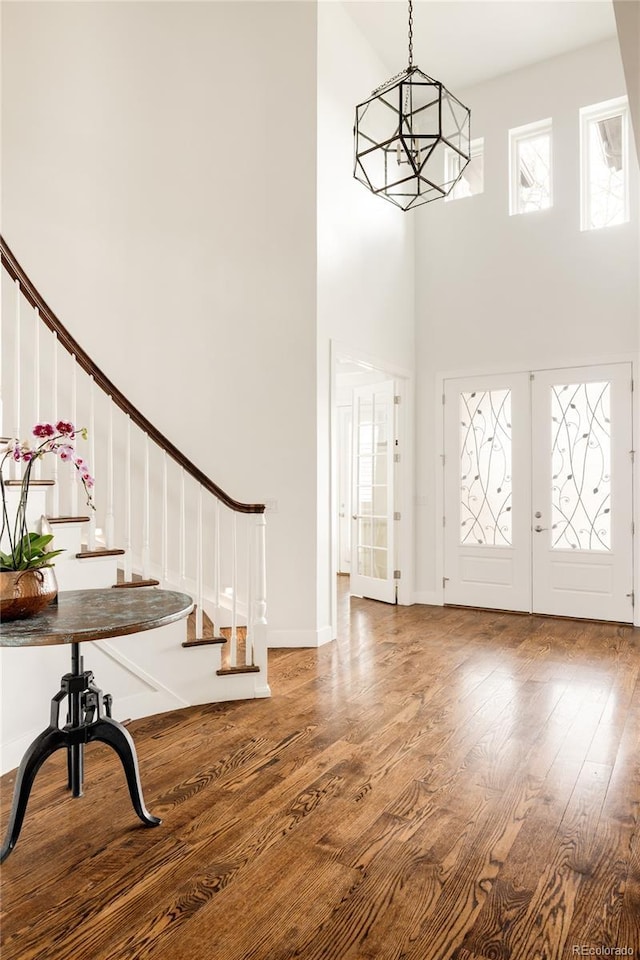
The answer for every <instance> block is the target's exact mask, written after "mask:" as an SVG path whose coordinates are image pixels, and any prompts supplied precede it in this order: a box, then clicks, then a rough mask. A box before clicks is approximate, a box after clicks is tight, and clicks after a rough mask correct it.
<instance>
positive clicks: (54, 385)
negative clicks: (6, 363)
mask: <svg viewBox="0 0 640 960" xmlns="http://www.w3.org/2000/svg"><path fill="white" fill-rule="evenodd" d="M59 348H60V344H59V343H58V334H57V333H55V332H54V334H53V353H52V356H51V409H52V410H53V420H54V423H57V422H58V350H59ZM52 460H53V478H52V479H53V508H52V515H53V516H54V517H59V516H60V490H59V488H58V458H57V457H53V458H52Z"/></svg>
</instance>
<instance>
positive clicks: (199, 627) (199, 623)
mask: <svg viewBox="0 0 640 960" xmlns="http://www.w3.org/2000/svg"><path fill="white" fill-rule="evenodd" d="M196 563H197V565H198V570H197V584H198V588H197V593H198V599H197V601H196V603H197V606H196V637H198V638H200V637H202V636H203V616H202V602H203V599H204V597H203V570H202V568H203V566H204V559H203V555H202V487H201V486H200V484H198V529H197V531H196Z"/></svg>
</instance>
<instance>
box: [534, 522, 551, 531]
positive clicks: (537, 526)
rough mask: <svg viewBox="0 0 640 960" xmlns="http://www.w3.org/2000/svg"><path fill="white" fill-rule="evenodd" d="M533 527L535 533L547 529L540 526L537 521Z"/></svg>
mask: <svg viewBox="0 0 640 960" xmlns="http://www.w3.org/2000/svg"><path fill="white" fill-rule="evenodd" d="M533 529H534V530H535V532H536V533H542V531H543V530H547V529H548V527H541V526H540V524H539V523H537V524H536V525H535V527H534V528H533Z"/></svg>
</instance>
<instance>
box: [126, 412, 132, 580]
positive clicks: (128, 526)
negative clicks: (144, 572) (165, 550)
mask: <svg viewBox="0 0 640 960" xmlns="http://www.w3.org/2000/svg"><path fill="white" fill-rule="evenodd" d="M124 469H125V476H124V514H125V524H124V549H125V555H124V579H125V580H126V581H127V582H129V581H130V580H131V575H132V572H133V569H132V568H133V564H132V543H131V417H130V416H127V437H126V445H125V465H124Z"/></svg>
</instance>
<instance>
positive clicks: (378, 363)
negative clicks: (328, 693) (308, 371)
mask: <svg viewBox="0 0 640 960" xmlns="http://www.w3.org/2000/svg"><path fill="white" fill-rule="evenodd" d="M330 357H331V360H330V362H331V383H330V391H331V393H330V398H331V422H330V432H331V443H330V458H331V465H330V469H331V511H330V512H331V620H332V624H333V626H334V632H335V626H336V624H337V611H338V587H337V579H338V576H337V575H338V526H337V525H338V502H339V501H338V496H339V494H338V462H339V461H338V443H339V431H338V403H337V379H338V366H339V364H340V363H341V362H343V361H350V362H352V363H355V364H357V365H359V366H361V367H362V369H363V370H366V369H369V370H371V371H375V372H377V373H380V374H381V375H383V376H384V377H385V378H387V379H391V378H393V379H394V380H398V381H399V384H400V395H401V396H402V402H401V403H400V404H399V406H398V441H399V447H400V451H401V454H400V462H399V463H398V464H397V465H396V470H397V472H396V476H395V481H396V482H395V492H396V500H397V503H398V504H399V507H398V509H399V510H400V514H401V519H400V520H399V521H397V523H398V526H397V529H396V555H397V558H398V567H399V569H400V570H401V572H402V576H401V578H400V580H399V581H398V603H399V604H400V605H402V606H409V605H411V604H412V603H413V602H414V599H413V584H414V522H413V517H414V490H413V487H414V484H413V474H414V432H415V431H414V378H413V373H412V372H411V371H410V370H407V369H405V368H403V367H398V366H396V365H395V364H392V363H389V361H388V360H384V359H382V358H380V357H376V356H373V355H371V354H368V353H365V352H364V351H362V350H359V349H357V348H356V347H352V346H350V345H349V344H347V343H344V342H342V341H340V340H335V339H331V341H330Z"/></svg>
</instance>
